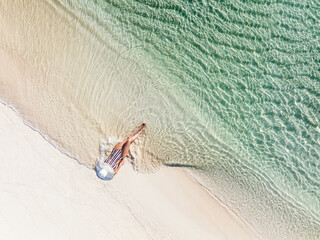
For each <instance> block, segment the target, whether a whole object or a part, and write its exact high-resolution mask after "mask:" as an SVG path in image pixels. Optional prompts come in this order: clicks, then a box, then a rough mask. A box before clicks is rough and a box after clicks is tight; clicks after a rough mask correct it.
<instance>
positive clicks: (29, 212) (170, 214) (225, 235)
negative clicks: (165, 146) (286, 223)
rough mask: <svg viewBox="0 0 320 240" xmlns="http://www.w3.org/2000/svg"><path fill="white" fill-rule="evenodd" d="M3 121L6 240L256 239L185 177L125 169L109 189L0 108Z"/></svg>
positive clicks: (108, 184)
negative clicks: (22, 239) (110, 237)
mask: <svg viewBox="0 0 320 240" xmlns="http://www.w3.org/2000/svg"><path fill="white" fill-rule="evenodd" d="M0 121H1V122H2V124H1V127H0V128H1V132H2V133H3V134H2V137H1V147H2V148H3V149H2V151H1V152H2V157H3V158H5V159H6V160H5V161H4V162H3V163H2V164H3V166H2V171H3V173H2V177H1V178H0V179H1V181H0V186H1V192H2V195H5V197H4V198H3V199H2V201H3V202H2V206H5V208H4V209H6V210H5V211H2V212H1V213H2V214H1V219H2V220H1V222H2V224H1V225H2V226H3V230H2V232H4V233H5V234H4V235H5V236H8V237H9V236H10V237H9V238H13V239H15V238H18V236H19V234H22V235H23V236H25V239H28V238H32V239H34V237H35V236H39V237H43V236H46V237H47V234H52V235H51V236H52V237H54V236H55V237H59V238H60V239H66V238H68V237H78V238H80V239H85V238H86V236H90V237H92V235H95V239H100V238H101V239H102V238H104V237H106V236H107V234H109V235H110V231H111V232H114V229H116V232H119V231H120V232H121V231H122V230H123V233H121V234H122V235H121V234H120V235H121V237H120V235H119V236H117V235H114V239H126V238H128V237H129V238H130V239H136V238H137V239H195V237H196V238H197V239H256V238H254V235H253V233H251V232H250V231H249V230H248V229H244V226H243V222H241V221H239V220H240V219H237V218H236V217H235V215H232V210H230V209H228V208H227V206H223V205H222V204H221V202H219V201H218V199H214V198H213V196H212V195H210V194H209V193H208V192H207V190H206V189H205V188H204V187H202V186H201V184H199V183H198V182H195V181H196V179H192V178H193V177H192V176H191V175H188V173H187V172H186V171H185V170H184V169H173V168H169V167H162V168H161V169H160V170H159V171H158V172H156V173H151V174H142V173H138V172H135V171H134V170H133V169H132V167H131V166H130V164H129V163H128V162H126V164H125V165H124V166H123V167H122V169H121V171H119V174H118V175H117V176H116V177H115V178H114V179H113V180H112V181H102V180H100V179H98V177H97V176H96V174H95V172H94V171H92V170H90V171H88V170H89V169H88V168H83V166H82V165H80V164H78V163H77V162H76V161H70V160H71V159H70V158H69V157H68V156H66V155H65V154H63V153H62V152H61V151H59V149H58V148H55V147H54V146H52V144H50V143H49V142H47V141H46V140H45V138H44V137H43V136H41V135H40V133H39V132H38V131H36V130H35V129H33V128H30V126H28V125H26V124H25V123H23V121H22V119H21V117H18V116H17V113H15V112H14V111H13V109H10V110H9V109H8V106H5V105H4V104H0ZM17 149H18V150H19V151H18V152H17ZM79 179H80V181H79ZM39 181H40V182H39ZM17 186H19V187H17ZM4 193H5V194H4ZM16 196H27V197H26V198H25V197H23V198H18V199H17V198H16ZM52 197H53V199H54V200H55V201H53V200H52ZM43 199H45V200H47V201H44V202H47V203H46V204H45V203H43V201H42V200H43ZM71 199H72V201H71ZM6 200H9V201H6ZM31 200H32V201H31ZM40 200H41V201H40ZM57 204H58V205H57ZM39 209H40V210H39ZM70 209H71V210H70ZM111 209H112V210H111ZM19 210H20V211H19ZM79 214H80V216H82V217H81V218H78V217H77V216H78V215H79ZM110 214H111V216H112V217H110ZM96 215H98V216H99V217H98V218H97V217H96ZM105 215H107V216H105ZM108 216H109V217H108ZM28 218H31V219H33V220H32V222H33V223H32V224H31V223H30V219H29V220H28ZM13 219H14V222H13ZM39 219H41V220H39ZM11 220H12V221H11ZM102 220H103V221H106V222H108V221H109V222H110V223H107V224H102V223H101V222H103V221H102ZM61 221H62V223H61ZM52 223H54V224H52ZM88 223H90V224H89V226H88ZM74 225H77V226H82V227H76V228H75V227H74ZM16 226H20V229H19V233H18V232H16V231H15V228H16ZM22 226H27V227H26V228H24V227H22ZM90 226H95V227H94V228H95V229H96V230H97V231H95V232H92V230H91V229H90ZM188 226H193V228H190V227H189V228H188ZM123 228H124V229H123ZM39 229H41V231H38V230H39ZM75 229H76V230H75ZM31 232H32V234H29V233H31ZM125 234H127V235H125Z"/></svg>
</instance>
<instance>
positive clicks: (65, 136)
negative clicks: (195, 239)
mask: <svg viewBox="0 0 320 240" xmlns="http://www.w3.org/2000/svg"><path fill="white" fill-rule="evenodd" d="M5 2H6V1H4V3H2V6H1V5H0V7H1V11H2V12H3V13H5V14H2V15H1V16H0V20H1V22H6V23H8V25H5V26H2V27H0V31H3V33H5V34H1V37H0V47H1V49H9V50H10V51H9V54H10V55H11V56H12V61H14V62H16V63H17V65H19V66H20V65H21V66H22V65H23V66H28V67H25V68H24V70H23V74H22V75H23V76H25V77H24V78H23V79H21V82H18V83H17V82H16V81H15V82H13V83H12V82H5V80H2V82H0V93H1V96H2V99H4V100H6V101H9V102H12V103H13V104H15V105H16V106H17V107H18V108H19V109H20V111H21V112H22V114H23V115H24V117H25V118H26V119H27V120H28V121H30V122H31V123H32V124H33V125H35V126H36V127H38V128H39V129H40V131H42V132H45V133H46V134H47V135H48V136H49V137H50V138H51V139H52V140H53V141H54V142H55V143H56V144H57V145H58V146H60V147H61V148H63V149H65V150H67V151H68V152H70V153H71V154H73V155H75V156H77V157H78V158H79V160H80V161H81V162H83V163H86V164H88V165H93V163H94V162H95V161H96V159H97V157H98V155H99V143H100V141H101V140H102V139H106V138H107V137H110V136H111V137H115V138H122V137H124V136H125V135H126V134H128V133H129V132H130V130H131V129H132V128H134V127H135V126H137V124H138V123H140V122H143V121H145V122H147V123H148V129H147V131H146V134H145V135H143V136H142V137H141V138H140V140H139V142H138V143H137V144H136V145H135V146H134V147H133V149H134V150H133V154H134V156H135V158H136V168H137V169H140V170H150V169H154V168H157V167H158V166H160V165H161V164H167V165H169V166H184V167H190V168H191V169H197V170H198V171H201V172H202V173H204V174H205V176H206V177H202V179H204V178H205V182H206V185H207V186H208V188H209V189H210V190H211V191H212V192H213V193H214V194H215V195H217V196H218V197H219V198H221V199H222V200H223V201H224V202H225V203H226V204H228V205H229V206H230V207H231V208H233V209H234V211H236V212H237V213H238V214H239V215H240V216H241V217H243V218H244V219H245V220H246V221H247V222H249V223H250V224H251V225H252V226H253V227H254V228H255V229H256V231H257V232H258V233H259V234H261V235H262V236H263V239H319V236H320V190H319V186H320V177H319V176H320V175H319V173H320V169H319V168H320V165H319V164H320V162H319V159H320V158H319V155H320V133H319V131H317V130H316V128H317V126H319V125H320V123H319V119H320V100H319V95H320V80H319V79H320V73H319V69H320V60H319V56H320V55H319V50H320V47H319V42H320V41H319V40H320V39H319V38H320V34H319V31H320V23H319V19H320V15H319V12H320V11H319V7H320V5H319V2H318V1H295V2H294V3H291V2H286V1H251V2H246V1H232V2H228V1H221V2H215V1H205V0H203V1H171V2H170V3H166V2H165V1H120V0H119V1H95V2H91V1H81V2H76V1H43V2H39V1H38V2H33V3H29V4H26V3H25V4H24V5H23V6H22V5H20V4H19V2H18V1H16V2H11V1H8V3H5ZM31 2H32V1H31ZM4 10H5V11H4ZM17 11H19V13H20V14H18V15H19V17H16V18H15V20H14V21H13V20H12V14H14V16H16V15H17V13H16V12H17ZM30 32H32V33H33V34H30ZM0 33H1V32H0ZM8 33H9V34H8ZM44 33H45V34H44ZM7 52H8V51H7ZM8 85H9V86H10V87H11V88H9V87H8ZM11 85H12V86H11ZM10 89H17V91H15V92H13V91H9V90H10ZM39 119H40V120H39ZM142 149H143V150H142Z"/></svg>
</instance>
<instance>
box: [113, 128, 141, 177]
mask: <svg viewBox="0 0 320 240" xmlns="http://www.w3.org/2000/svg"><path fill="white" fill-rule="evenodd" d="M146 126H147V124H146V123H142V124H141V126H140V127H139V128H138V130H137V131H135V132H134V133H133V134H131V135H130V136H129V137H127V138H125V139H124V140H123V141H122V142H119V143H118V144H117V145H116V146H114V148H113V150H120V149H121V150H122V154H121V157H122V160H119V161H118V163H117V164H118V167H117V168H116V169H115V170H114V175H116V174H117V173H118V171H119V169H120V168H121V167H122V165H123V164H124V159H125V158H126V156H127V155H128V153H129V150H130V145H131V143H132V142H133V141H134V140H136V138H137V137H138V136H139V135H140V134H141V133H142V131H143V130H144V129H145V128H146ZM110 156H111V155H110Z"/></svg>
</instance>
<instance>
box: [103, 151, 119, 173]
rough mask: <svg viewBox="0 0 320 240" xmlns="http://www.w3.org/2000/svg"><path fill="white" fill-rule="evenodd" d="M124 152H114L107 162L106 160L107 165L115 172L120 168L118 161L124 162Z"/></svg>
mask: <svg viewBox="0 0 320 240" xmlns="http://www.w3.org/2000/svg"><path fill="white" fill-rule="evenodd" d="M121 155H122V150H121V149H118V150H112V152H111V156H110V157H108V158H107V159H106V160H104V162H105V163H108V164H109V165H110V166H111V167H112V168H113V170H115V169H116V168H117V167H118V161H119V160H122V156H121Z"/></svg>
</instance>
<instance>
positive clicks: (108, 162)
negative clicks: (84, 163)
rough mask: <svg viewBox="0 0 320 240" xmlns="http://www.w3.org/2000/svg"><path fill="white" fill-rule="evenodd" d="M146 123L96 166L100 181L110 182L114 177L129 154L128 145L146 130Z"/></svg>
mask: <svg viewBox="0 0 320 240" xmlns="http://www.w3.org/2000/svg"><path fill="white" fill-rule="evenodd" d="M146 125H147V124H146V123H142V124H141V126H140V127H139V128H138V130H137V131H135V132H134V133H133V134H132V135H130V136H129V137H127V138H125V139H124V140H123V141H122V142H120V143H118V144H117V145H116V146H115V147H114V148H113V149H112V152H111V154H110V156H109V157H108V158H107V159H105V160H104V161H103V163H101V162H99V163H98V164H97V166H96V170H97V174H98V176H99V177H100V178H101V179H104V180H110V179H112V178H113V176H114V175H116V174H117V173H118V171H119V169H120V168H121V167H122V165H123V164H124V159H125V158H126V156H127V155H128V153H129V149H130V144H131V143H132V142H133V141H134V140H135V139H136V138H137V137H138V136H139V135H140V134H141V132H142V131H143V130H144V129H145V128H146Z"/></svg>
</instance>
